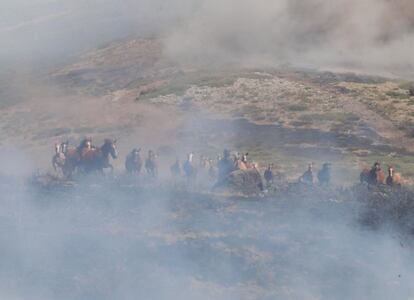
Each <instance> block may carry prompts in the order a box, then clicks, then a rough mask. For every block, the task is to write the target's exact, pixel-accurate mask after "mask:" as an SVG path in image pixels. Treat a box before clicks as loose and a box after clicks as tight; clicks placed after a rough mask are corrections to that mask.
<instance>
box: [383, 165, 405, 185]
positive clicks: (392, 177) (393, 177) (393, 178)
mask: <svg viewBox="0 0 414 300" xmlns="http://www.w3.org/2000/svg"><path fill="white" fill-rule="evenodd" d="M386 183H387V185H388V186H394V187H395V186H396V187H401V184H402V177H401V174H400V173H397V172H394V168H393V167H392V166H389V167H388V177H387V180H386Z"/></svg>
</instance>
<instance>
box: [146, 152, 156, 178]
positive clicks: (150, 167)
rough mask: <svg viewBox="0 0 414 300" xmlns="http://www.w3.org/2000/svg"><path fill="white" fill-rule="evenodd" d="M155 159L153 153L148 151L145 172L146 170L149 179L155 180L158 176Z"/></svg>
mask: <svg viewBox="0 0 414 300" xmlns="http://www.w3.org/2000/svg"><path fill="white" fill-rule="evenodd" d="M155 158H156V156H155V153H154V151H152V150H150V151H148V158H147V159H146V160H145V170H147V173H148V175H149V177H151V178H156V177H157V176H158V166H157V162H156V160H155Z"/></svg>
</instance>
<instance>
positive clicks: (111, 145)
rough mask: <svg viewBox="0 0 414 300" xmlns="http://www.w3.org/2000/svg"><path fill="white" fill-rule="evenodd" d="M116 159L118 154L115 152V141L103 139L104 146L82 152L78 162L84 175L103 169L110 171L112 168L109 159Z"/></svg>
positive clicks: (101, 171)
mask: <svg viewBox="0 0 414 300" xmlns="http://www.w3.org/2000/svg"><path fill="white" fill-rule="evenodd" d="M110 156H111V157H112V158H113V159H116V158H117V157H118V152H117V150H116V140H112V139H105V141H104V144H103V145H102V146H101V147H99V148H91V149H86V150H84V151H83V153H82V155H81V160H80V166H81V167H82V169H83V171H84V172H86V173H91V172H96V171H98V172H100V173H103V171H104V169H108V168H109V169H111V172H112V171H113V169H114V167H113V166H112V165H111V164H110V163H109V157H110Z"/></svg>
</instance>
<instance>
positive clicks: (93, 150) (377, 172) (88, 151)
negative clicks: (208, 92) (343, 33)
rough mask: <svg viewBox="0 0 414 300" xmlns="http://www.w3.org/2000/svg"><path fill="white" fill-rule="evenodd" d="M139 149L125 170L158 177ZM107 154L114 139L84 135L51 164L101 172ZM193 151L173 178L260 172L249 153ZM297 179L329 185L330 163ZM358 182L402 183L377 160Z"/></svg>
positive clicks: (269, 174) (68, 172) (151, 156)
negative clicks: (97, 141) (99, 142)
mask: <svg viewBox="0 0 414 300" xmlns="http://www.w3.org/2000/svg"><path fill="white" fill-rule="evenodd" d="M141 152H142V150H141V148H134V149H133V150H132V151H131V152H130V153H129V154H128V155H127V156H126V159H125V169H126V171H127V173H128V174H130V175H139V174H141V172H142V170H143V168H144V169H145V172H146V173H147V175H148V177H150V178H156V177H157V176H158V163H157V157H158V155H157V154H156V153H155V152H154V151H153V150H149V151H148V154H147V156H146V158H145V159H144V158H142V155H141ZM110 157H112V159H116V158H117V157H118V151H117V148H116V140H113V139H105V140H104V143H103V145H102V146H100V147H96V146H94V145H93V144H92V139H91V138H85V139H83V140H82V141H81V143H80V144H79V146H77V147H69V143H68V142H67V141H66V142H62V143H57V144H55V155H54V156H53V159H52V164H53V167H54V169H55V171H58V170H61V171H62V173H63V175H64V176H65V177H67V178H71V177H72V175H73V174H74V173H75V172H81V173H92V172H99V173H102V174H103V173H104V169H110V170H111V172H112V171H113V166H112V165H111V163H110ZM194 157H195V155H194V153H188V154H187V157H186V159H185V160H184V161H183V162H181V161H180V159H179V158H177V159H176V160H175V162H174V163H173V164H172V165H171V167H170V172H171V175H172V176H173V177H174V178H179V177H185V178H186V179H187V180H188V181H189V182H191V181H194V180H195V179H196V178H197V176H207V178H208V179H210V180H211V181H216V182H217V183H220V182H223V181H224V180H225V179H226V178H227V177H228V176H229V175H230V174H231V173H233V172H235V171H248V172H250V173H252V174H253V173H257V174H260V172H259V170H258V166H257V164H256V163H254V162H250V161H249V160H248V157H249V154H248V153H244V154H241V153H232V152H230V151H229V150H227V149H225V150H224V151H223V154H222V155H218V156H217V157H216V158H215V159H212V158H209V157H207V156H204V155H200V156H199V161H198V163H197V162H195V159H194ZM273 168H274V166H273V164H269V165H268V166H267V168H266V170H265V171H264V174H263V178H264V180H265V182H266V186H268V187H269V186H271V185H272V184H273V180H274V177H275V176H274V175H275V174H274V171H273ZM298 181H299V182H300V183H303V184H306V185H314V184H316V183H319V185H320V186H328V185H330V183H331V164H330V163H324V164H323V165H322V168H321V169H320V170H319V171H318V172H317V173H315V172H314V167H313V163H310V164H309V165H308V169H307V170H306V172H305V173H304V174H303V175H302V176H301V177H299V179H298ZM360 182H361V183H367V184H368V185H381V184H387V185H389V186H401V183H402V177H401V175H400V174H399V173H397V172H395V170H394V168H393V167H392V166H389V167H388V177H387V178H386V177H385V173H384V171H383V170H382V169H381V165H380V163H378V162H376V163H375V164H374V165H373V166H372V168H365V169H364V170H363V171H362V172H361V174H360Z"/></svg>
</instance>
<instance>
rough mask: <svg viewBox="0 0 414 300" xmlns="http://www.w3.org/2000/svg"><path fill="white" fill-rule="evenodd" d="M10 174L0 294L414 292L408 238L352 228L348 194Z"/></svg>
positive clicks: (1, 215) (0, 236)
mask: <svg viewBox="0 0 414 300" xmlns="http://www.w3.org/2000/svg"><path fill="white" fill-rule="evenodd" d="M2 157H4V156H2ZM10 157H13V155H10V153H9V156H8V161H9V162H14V163H15V164H14V165H17V166H19V165H24V164H25V163H24V162H23V161H21V158H20V157H17V156H16V159H14V158H13V159H10ZM19 161H20V163H19ZM1 162H2V163H3V162H4V159H2V160H1ZM2 165H3V164H2ZM20 176H22V177H21V178H23V175H20ZM20 182H21V181H20ZM20 182H19V181H16V180H15V179H14V178H11V179H10V176H3V177H2V181H1V182H0V195H1V197H0V204H1V207H2V209H1V212H0V225H1V226H0V245H1V247H0V249H1V250H0V254H1V255H0V264H1V266H2V268H1V269H0V297H1V298H2V299H28V300H32V299H33V300H37V299H42V300H49V299H62V300H66V299H71V300H77V299H79V300H80V299H88V300H95V299H96V300H98V299H99V300H103V299H121V300H123V299H144V298H145V299H171V298H174V299H175V298H179V299H196V300H203V299H213V298H214V299H390V298H398V299H409V298H410V297H413V296H414V289H413V287H412V284H411V283H412V280H413V279H414V276H413V275H414V273H413V271H412V270H413V268H412V267H413V262H414V261H413V257H412V247H411V246H410V243H408V242H406V241H405V240H403V239H402V238H401V237H399V236H398V233H397V232H395V231H393V230H388V231H387V230H381V231H378V232H372V231H369V230H366V229H363V228H361V227H360V226H359V225H358V223H357V222H356V220H355V212H354V210H355V209H357V208H358V207H355V206H353V205H350V204H349V203H335V202H331V201H329V200H328V199H322V200H320V199H319V200H317V199H314V198H311V197H310V198H309V199H295V198H289V199H283V198H278V199H267V200H263V199H262V200H260V201H255V200H249V201H244V200H241V199H232V200H230V199H224V198H218V199H215V198H214V197H213V196H212V195H209V194H204V195H202V194H191V193H185V192H177V191H174V190H170V189H169V188H167V187H163V185H161V186H160V185H159V183H156V184H155V185H153V186H151V184H149V185H148V186H147V187H146V188H142V187H141V188H139V189H138V188H131V187H130V186H127V185H126V186H122V184H121V185H120V184H119V182H116V181H113V180H108V179H99V178H95V179H91V182H85V183H84V184H82V183H79V184H78V185H77V187H76V188H74V189H71V190H66V191H65V190H61V191H59V190H55V191H48V192H41V191H39V190H37V189H33V188H32V187H31V186H30V185H27V184H22V183H20ZM406 243H407V244H406Z"/></svg>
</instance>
